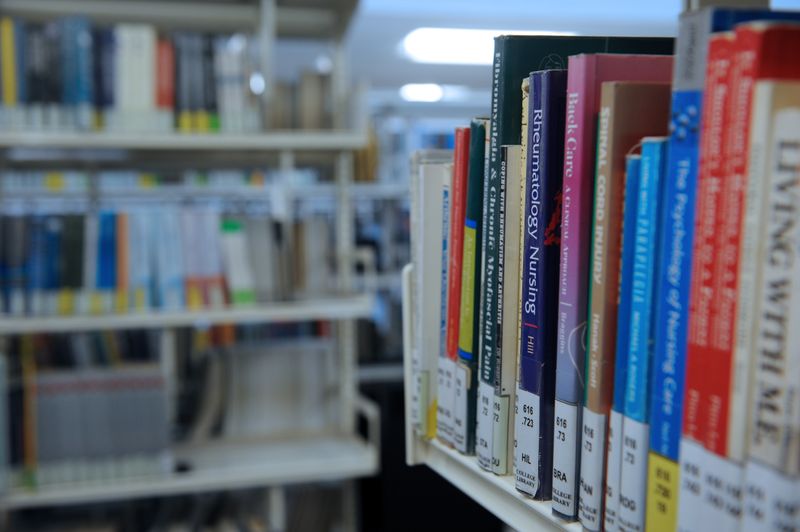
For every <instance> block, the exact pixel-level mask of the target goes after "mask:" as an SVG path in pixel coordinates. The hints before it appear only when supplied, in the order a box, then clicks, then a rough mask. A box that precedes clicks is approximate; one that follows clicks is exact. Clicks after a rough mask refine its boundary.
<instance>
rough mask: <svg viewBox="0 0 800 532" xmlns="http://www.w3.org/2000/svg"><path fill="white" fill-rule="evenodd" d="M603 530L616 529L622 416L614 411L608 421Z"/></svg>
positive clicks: (620, 465)
mask: <svg viewBox="0 0 800 532" xmlns="http://www.w3.org/2000/svg"><path fill="white" fill-rule="evenodd" d="M606 466H607V467H606V492H605V496H606V513H605V529H606V530H616V529H617V511H618V510H619V474H620V468H621V467H622V414H621V413H619V412H616V411H614V410H612V411H611V415H610V416H609V420H608V458H607V464H606Z"/></svg>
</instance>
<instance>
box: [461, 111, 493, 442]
mask: <svg viewBox="0 0 800 532" xmlns="http://www.w3.org/2000/svg"><path fill="white" fill-rule="evenodd" d="M487 122H488V121H486V120H473V121H472V123H471V124H470V146H469V171H468V177H467V197H466V204H465V211H464V237H463V252H462V260H461V264H462V272H461V308H460V312H459V326H458V366H457V368H456V374H455V376H456V383H455V390H456V392H455V393H456V399H455V409H454V410H455V411H454V415H453V426H454V429H455V430H454V434H453V440H454V444H455V446H456V448H457V449H458V450H459V451H461V452H463V453H472V452H473V451H474V449H475V422H476V411H477V406H478V405H477V400H478V397H477V386H478V379H477V376H478V364H477V362H478V353H479V343H478V339H479V336H480V323H479V321H478V317H479V313H478V312H477V311H478V309H479V307H480V287H481V263H482V256H481V246H480V245H479V244H480V242H481V238H482V234H483V225H482V219H481V216H482V214H481V212H482V206H483V182H484V160H485V150H484V146H485V143H486V126H487Z"/></svg>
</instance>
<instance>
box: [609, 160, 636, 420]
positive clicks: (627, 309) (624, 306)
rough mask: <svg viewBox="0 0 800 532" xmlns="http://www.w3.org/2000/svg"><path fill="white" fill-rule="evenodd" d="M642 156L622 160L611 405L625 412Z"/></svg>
mask: <svg viewBox="0 0 800 532" xmlns="http://www.w3.org/2000/svg"><path fill="white" fill-rule="evenodd" d="M640 172H641V157H639V156H628V157H627V158H626V160H625V211H624V219H623V222H622V224H623V225H622V264H621V267H620V283H619V307H618V310H617V351H616V354H615V359H614V399H613V403H612V405H611V408H612V409H613V410H614V411H616V412H619V413H620V414H622V413H624V412H625V386H626V384H627V381H626V379H627V375H628V345H629V344H630V331H631V327H630V324H631V322H630V317H631V285H632V284H633V258H634V249H635V243H636V218H637V214H638V210H637V209H638V206H639V201H638V200H639V178H640Z"/></svg>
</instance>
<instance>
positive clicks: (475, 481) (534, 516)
mask: <svg viewBox="0 0 800 532" xmlns="http://www.w3.org/2000/svg"><path fill="white" fill-rule="evenodd" d="M416 447H417V448H416V452H417V457H418V458H421V460H422V463H424V464H425V465H427V466H428V467H430V468H431V469H433V470H434V471H436V472H437V473H438V474H439V475H441V476H442V477H444V478H445V479H447V480H448V481H449V482H451V483H452V484H453V485H454V486H456V487H457V488H458V489H460V490H461V491H463V492H464V493H465V494H467V495H469V496H470V497H471V498H472V499H473V500H475V502H477V503H479V504H480V505H481V506H483V507H484V508H486V509H487V510H489V511H490V512H492V513H493V514H494V515H496V516H497V517H498V518H499V519H501V520H502V521H503V522H504V523H506V524H507V525H509V526H510V527H512V528H514V529H516V530H518V531H520V532H526V531H541V530H557V531H572V532H579V531H580V530H582V529H581V525H580V523H577V522H568V521H564V520H563V519H560V518H558V517H556V516H555V515H553V511H552V507H551V504H550V502H545V501H535V500H533V499H530V498H528V497H525V496H524V495H522V494H521V493H520V492H518V491H517V490H516V488H515V487H514V477H513V476H511V475H506V476H497V475H495V474H493V473H489V472H488V471H484V470H483V469H481V468H480V466H479V465H478V461H477V459H476V458H475V457H474V456H464V455H462V454H461V453H459V452H458V451H455V450H453V449H450V448H448V447H446V446H444V445H443V444H441V443H439V442H438V441H430V442H425V441H421V440H419V441H418V442H417V444H416Z"/></svg>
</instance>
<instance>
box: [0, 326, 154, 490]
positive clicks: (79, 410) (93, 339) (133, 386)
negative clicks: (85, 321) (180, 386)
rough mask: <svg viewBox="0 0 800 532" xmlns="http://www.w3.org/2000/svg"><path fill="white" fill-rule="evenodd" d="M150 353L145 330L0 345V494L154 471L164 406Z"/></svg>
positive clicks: (148, 333)
mask: <svg viewBox="0 0 800 532" xmlns="http://www.w3.org/2000/svg"><path fill="white" fill-rule="evenodd" d="M158 345H159V344H158V335H157V334H156V333H154V332H152V331H126V332H107V333H92V334H74V335H55V336H48V337H45V336H24V337H21V338H19V339H17V340H15V341H14V342H11V343H10V344H8V345H7V346H6V347H7V348H9V352H8V353H4V354H2V355H0V405H1V406H2V409H3V414H4V415H3V419H4V423H3V434H4V436H3V439H2V441H0V451H2V452H1V453H0V454H2V460H0V476H4V477H5V478H1V479H0V481H1V482H0V491H2V490H3V489H5V488H13V487H18V488H33V487H35V486H41V485H48V484H60V483H65V482H92V481H102V480H111V479H114V478H125V477H136V476H147V475H157V474H160V473H163V472H164V471H165V466H167V463H168V461H165V459H167V458H168V453H167V449H168V445H169V441H170V434H169V422H168V404H169V403H168V397H167V391H168V390H167V385H166V379H165V376H164V373H163V370H162V368H161V366H159V365H158V364H156V363H154V362H153V360H154V359H156V358H157V357H158ZM6 416H7V417H6ZM6 420H7V421H6ZM166 470H168V466H167V468H166Z"/></svg>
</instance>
